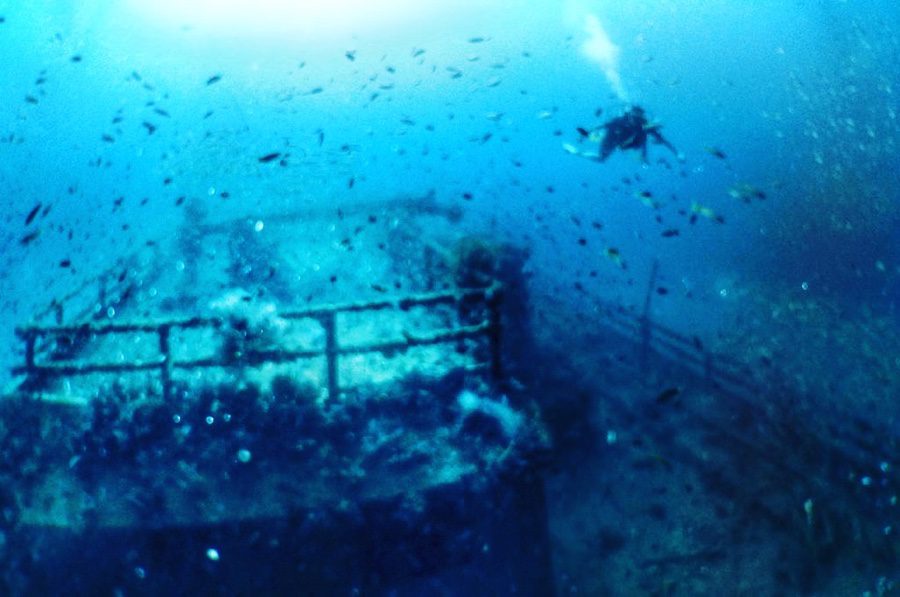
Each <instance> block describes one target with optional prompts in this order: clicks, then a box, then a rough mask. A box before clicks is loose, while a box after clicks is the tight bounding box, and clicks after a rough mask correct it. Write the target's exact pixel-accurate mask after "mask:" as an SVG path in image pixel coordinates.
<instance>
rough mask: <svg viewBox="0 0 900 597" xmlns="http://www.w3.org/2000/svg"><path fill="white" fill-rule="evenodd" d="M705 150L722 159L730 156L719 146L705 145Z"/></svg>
mask: <svg viewBox="0 0 900 597" xmlns="http://www.w3.org/2000/svg"><path fill="white" fill-rule="evenodd" d="M704 150H705V151H706V153H708V154H709V155H711V156H713V157H714V158H718V159H720V160H724V159H727V158H728V156H727V155H725V152H724V151H722V150H721V149H719V148H718V147H705V148H704Z"/></svg>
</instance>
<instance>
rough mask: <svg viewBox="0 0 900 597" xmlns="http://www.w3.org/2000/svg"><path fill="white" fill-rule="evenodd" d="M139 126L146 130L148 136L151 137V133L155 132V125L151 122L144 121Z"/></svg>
mask: <svg viewBox="0 0 900 597" xmlns="http://www.w3.org/2000/svg"><path fill="white" fill-rule="evenodd" d="M141 126H143V127H144V128H145V129H147V134H148V135H152V134H153V133H155V132H156V125H155V124H153V123H152V122H147V121H146V120H145V121H144V122H142V123H141Z"/></svg>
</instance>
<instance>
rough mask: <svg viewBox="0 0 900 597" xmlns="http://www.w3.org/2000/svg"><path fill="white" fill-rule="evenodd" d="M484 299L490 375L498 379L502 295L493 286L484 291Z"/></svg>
mask: <svg viewBox="0 0 900 597" xmlns="http://www.w3.org/2000/svg"><path fill="white" fill-rule="evenodd" d="M484 299H485V302H486V303H487V307H488V318H489V319H488V323H489V327H488V342H489V344H490V351H491V375H493V377H494V379H495V380H500V379H502V377H503V353H502V349H503V347H502V346H501V343H500V340H501V337H502V335H503V328H502V314H501V312H500V303H501V302H502V300H503V297H502V296H501V291H500V290H499V289H497V288H493V289H489V290H486V291H485V295H484Z"/></svg>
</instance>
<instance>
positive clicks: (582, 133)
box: [575, 126, 591, 139]
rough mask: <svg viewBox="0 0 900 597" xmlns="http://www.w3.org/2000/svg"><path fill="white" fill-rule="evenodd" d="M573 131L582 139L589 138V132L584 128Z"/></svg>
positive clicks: (576, 128)
mask: <svg viewBox="0 0 900 597" xmlns="http://www.w3.org/2000/svg"><path fill="white" fill-rule="evenodd" d="M575 130H576V131H578V136H579V137H581V138H582V139H587V138H588V137H590V136H591V132H590V131H589V130H587V129H586V128H584V127H580V126H579V127H575Z"/></svg>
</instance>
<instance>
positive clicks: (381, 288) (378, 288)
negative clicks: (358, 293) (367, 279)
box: [371, 284, 387, 292]
mask: <svg viewBox="0 0 900 597" xmlns="http://www.w3.org/2000/svg"><path fill="white" fill-rule="evenodd" d="M371 287H372V290H374V291H375V292H387V288H385V287H384V286H382V285H381V284H371Z"/></svg>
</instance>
